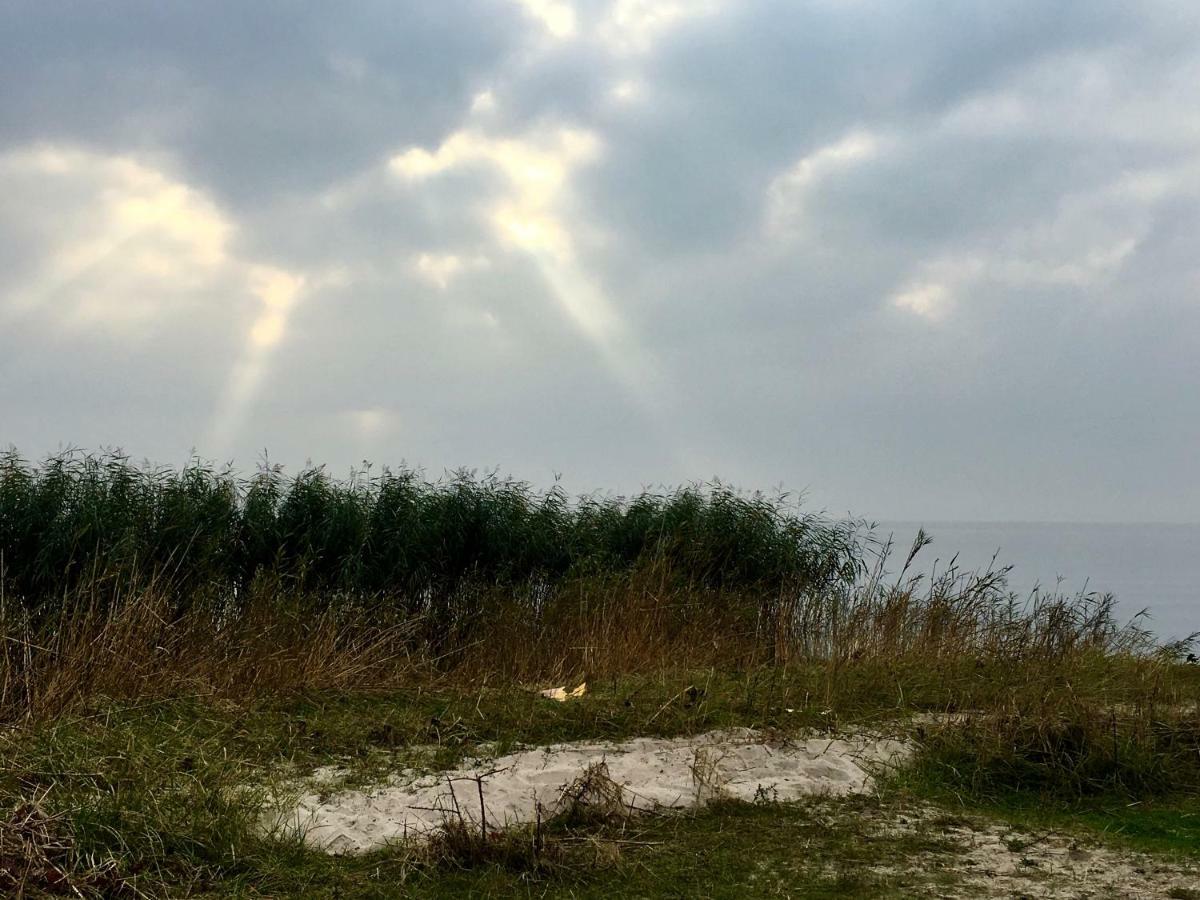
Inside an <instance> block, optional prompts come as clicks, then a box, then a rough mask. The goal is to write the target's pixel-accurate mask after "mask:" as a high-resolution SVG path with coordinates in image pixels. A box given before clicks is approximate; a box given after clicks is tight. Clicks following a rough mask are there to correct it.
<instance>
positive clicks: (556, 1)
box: [515, 0, 579, 40]
mask: <svg viewBox="0 0 1200 900" xmlns="http://www.w3.org/2000/svg"><path fill="white" fill-rule="evenodd" d="M515 2H516V3H517V4H518V5H520V6H521V8H522V9H524V10H525V13H526V14H527V15H529V16H532V17H533V18H535V19H537V20H538V22H540V23H541V25H542V27H543V28H545V29H546V33H547V34H549V35H550V36H551V37H553V38H555V39H557V40H567V39H568V38H572V37H574V36H575V34H576V32H577V31H578V29H579V23H578V21H577V18H576V15H575V8H574V7H573V6H572V5H571V4H570V3H568V2H566V0H515Z"/></svg>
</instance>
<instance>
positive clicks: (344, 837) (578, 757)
mask: <svg viewBox="0 0 1200 900" xmlns="http://www.w3.org/2000/svg"><path fill="white" fill-rule="evenodd" d="M909 752H910V747H909V745H908V744H906V743H904V742H901V741H897V740H892V739H888V738H879V737H871V736H866V735H863V736H850V737H838V738H830V737H810V738H804V739H799V740H787V741H779V740H770V739H768V738H767V737H766V736H764V735H762V734H760V733H758V732H755V731H751V730H749V729H735V730H731V731H718V732H710V733H708V734H701V735H695V736H692V737H685V738H672V739H664V738H635V739H633V740H628V741H622V742H620V743H567V744H556V745H552V746H548V747H542V748H536V749H526V750H521V751H519V752H516V753H512V754H509V755H507V756H502V757H499V758H497V759H480V760H473V761H469V762H468V763H467V764H466V765H464V766H462V767H460V768H458V769H455V770H453V771H448V772H439V773H437V774H421V773H417V772H413V771H405V772H401V773H398V774H397V775H395V776H393V777H392V778H390V779H389V780H388V781H387V783H385V784H381V785H378V786H376V787H372V788H369V789H366V790H347V791H340V792H336V793H332V794H331V793H329V792H328V791H327V790H319V789H318V790H311V791H310V792H308V793H305V794H304V795H303V796H301V797H300V798H299V800H298V802H297V803H296V804H295V806H294V808H291V809H289V810H288V811H287V812H285V813H284V814H283V815H282V817H280V818H279V819H277V820H276V825H277V827H281V828H284V829H298V830H299V832H300V833H301V834H302V835H303V836H304V840H305V841H306V842H307V843H308V844H309V845H310V846H313V847H317V848H320V849H323V850H326V851H327V852H330V853H363V852H367V851H369V850H374V849H377V848H379V847H383V846H386V845H388V844H391V843H395V842H398V841H405V840H420V839H421V838H422V837H423V836H428V835H429V834H430V833H432V832H433V831H434V830H436V829H438V828H441V827H443V826H444V825H445V823H446V822H447V820H448V819H450V820H458V819H459V818H460V816H461V817H462V818H463V819H465V820H467V821H469V822H471V823H474V824H478V823H479V822H480V819H481V818H482V817H484V816H486V822H487V825H488V827H489V828H501V827H506V826H511V825H516V824H521V823H530V822H534V821H535V820H536V819H537V817H538V816H539V815H541V816H543V817H544V816H546V815H552V814H553V813H554V811H555V810H556V809H558V808H560V807H561V804H562V802H563V792H564V789H565V788H568V787H569V786H570V785H572V784H573V783H574V782H575V781H576V780H577V779H578V778H579V777H580V776H581V775H583V774H584V773H585V772H587V771H588V770H589V769H591V768H592V767H595V766H597V765H600V764H603V766H604V767H605V771H606V774H607V776H608V778H610V779H611V780H612V782H614V783H616V784H617V785H619V786H620V787H621V803H622V804H623V805H624V806H625V807H626V808H627V809H628V811H630V812H632V813H637V812H650V811H656V810H664V809H684V808H688V807H692V806H697V805H702V804H704V803H707V802H709V801H710V800H712V799H714V798H716V797H728V798H731V799H739V800H759V801H769V802H774V801H788V800H796V799H799V798H800V797H803V796H808V795H814V794H823V795H830V796H838V795H845V794H852V793H861V792H864V791H868V790H870V787H871V772H872V771H873V770H874V769H876V768H877V767H880V766H887V765H892V764H895V763H898V762H899V761H901V760H902V759H903V758H904V757H905V756H907V755H908V754H909ZM338 774H339V773H338V772H337V771H333V770H324V771H319V772H317V773H314V779H313V781H312V782H310V784H311V783H318V784H319V783H321V782H323V781H324V782H328V781H330V780H336V779H337V777H338ZM481 793H482V802H481Z"/></svg>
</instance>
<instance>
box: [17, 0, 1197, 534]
mask: <svg viewBox="0 0 1200 900" xmlns="http://www.w3.org/2000/svg"><path fill="white" fill-rule="evenodd" d="M0 444H12V445H14V446H16V447H17V448H18V449H19V450H20V451H22V452H23V453H24V454H26V455H27V456H32V457H38V456H41V455H42V454H44V453H46V452H48V451H52V450H55V449H56V448H59V447H62V446H66V445H75V446H82V447H86V448H92V449H95V448H99V447H122V448H124V449H125V450H126V451H128V452H129V453H130V454H131V455H133V456H134V457H135V458H148V459H150V460H152V461H155V462H159V463H172V464H179V463H182V462H184V461H185V460H186V459H187V458H188V456H189V453H191V452H192V451H195V452H196V453H198V454H199V455H201V456H202V457H205V458H209V459H215V460H233V461H235V463H236V464H237V465H238V466H239V467H242V468H245V469H251V468H253V466H254V465H255V464H256V462H257V460H258V458H259V456H260V455H261V452H262V450H263V449H264V448H265V449H267V450H268V451H269V453H270V456H271V458H272V459H273V460H277V461H280V462H283V463H286V464H288V465H289V466H294V465H297V464H301V463H303V462H304V461H305V460H306V459H311V460H313V461H315V462H325V463H328V464H329V465H330V467H331V469H332V470H333V471H334V472H337V473H344V472H346V471H347V470H348V469H349V468H350V467H351V466H352V465H353V464H355V463H356V462H358V461H360V460H362V459H370V460H373V461H375V462H376V463H393V464H395V463H399V462H402V461H404V462H407V463H408V464H410V465H418V466H422V467H424V468H425V469H426V470H427V471H429V472H430V473H432V474H438V473H440V472H442V470H443V469H447V468H453V467H458V466H469V467H478V468H491V467H497V466H498V467H499V468H500V469H501V470H502V471H505V472H510V473H512V474H515V475H517V476H518V477H521V478H525V479H529V480H531V481H533V482H534V483H536V484H539V485H545V484H548V483H549V482H550V481H551V480H552V478H553V477H554V475H555V473H561V474H562V476H563V480H564V483H565V484H566V485H567V487H568V488H570V489H571V490H574V491H583V490H591V489H597V488H609V489H613V490H617V491H629V490H632V489H636V488H638V487H639V486H641V485H643V484H650V485H653V484H659V483H678V482H681V481H687V480H693V479H708V478H711V477H712V476H720V477H721V478H723V479H725V480H727V481H729V482H731V483H733V484H735V485H738V486H741V487H745V488H755V487H762V488H768V489H769V488H774V487H778V486H781V485H782V486H783V487H785V488H787V489H789V490H793V491H804V492H807V496H808V498H809V503H810V504H811V505H813V506H815V507H818V508H826V509H828V510H829V511H830V512H834V513H843V512H847V511H849V512H853V513H855V514H858V515H862V516H866V517H868V518H875V519H895V518H900V519H910V518H927V519H1015V520H1177V521H1195V520H1197V519H1200V4H1196V3H1193V2H1184V0H1176V2H1152V0H1142V2H1138V3H1129V2H1125V0H1122V2H1106V0H1078V2H1058V3H1047V2H1045V0H1021V2H1001V0H981V2H950V3H948V2H945V0H928V2H919V0H909V2H896V0H810V2H800V0H780V2H766V0H764V2H757V0H452V2H444V3H434V2H428V0H413V2H408V3H405V2H399V0H375V2H338V3H324V2H283V0H274V2H254V3H246V2H243V0H204V2H198V0H197V2H188V3H185V2H170V0H144V2H123V0H106V2H104V3H94V2H83V0H79V2H57V0H23V2H18V0H0Z"/></svg>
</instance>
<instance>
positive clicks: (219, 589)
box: [0, 451, 861, 624]
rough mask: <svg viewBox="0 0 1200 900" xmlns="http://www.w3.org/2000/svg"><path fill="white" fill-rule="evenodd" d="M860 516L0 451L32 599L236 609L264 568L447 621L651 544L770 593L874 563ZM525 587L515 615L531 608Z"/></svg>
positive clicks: (4, 586) (778, 506) (0, 522)
mask: <svg viewBox="0 0 1200 900" xmlns="http://www.w3.org/2000/svg"><path fill="white" fill-rule="evenodd" d="M857 528H858V526H857V525H856V524H854V523H833V522H827V521H824V520H823V519H821V518H819V517H817V516H813V515H807V514H801V513H800V512H799V510H798V508H797V506H796V504H795V503H794V502H793V501H791V500H789V499H788V498H787V497H786V496H783V495H780V496H775V497H768V496H765V495H762V494H742V493H739V492H737V491H734V490H732V489H730V488H728V487H727V486H724V485H722V484H719V483H715V484H713V485H710V486H703V487H702V486H699V485H690V486H685V487H681V488H676V489H664V490H663V491H661V492H652V491H643V492H642V493H640V494H638V495H637V496H634V497H631V498H620V497H608V496H599V495H597V496H585V497H579V498H575V499H573V500H572V499H571V498H568V497H567V496H566V494H565V493H564V492H563V491H562V490H561V489H559V488H557V487H555V488H553V489H551V490H549V491H545V492H539V491H535V490H534V489H532V488H531V487H530V486H529V485H527V484H524V483H522V482H518V481H514V480H512V479H508V478H503V477H500V476H499V475H497V474H494V473H493V474H485V475H483V476H477V475H475V474H474V473H472V472H468V471H459V472H455V473H452V474H451V475H449V476H448V477H446V478H443V479H440V480H435V481H431V480H428V479H426V478H425V477H424V476H423V474H422V473H420V472H418V471H413V470H408V469H403V468H401V469H398V470H390V469H383V470H381V471H379V472H377V473H372V472H371V471H370V469H369V467H368V468H366V469H364V470H363V471H361V472H357V473H352V474H351V475H350V477H349V478H346V479H337V478H333V477H331V476H330V475H329V474H328V473H327V472H326V471H325V470H324V468H322V467H319V466H318V467H311V468H308V469H306V470H304V471H301V472H299V473H297V474H296V475H295V476H293V477H287V476H285V475H284V474H283V472H282V470H281V469H280V468H278V467H275V466H268V465H265V464H264V465H263V466H262V467H261V468H260V470H259V471H258V472H257V473H256V474H254V475H252V476H250V477H241V476H239V475H238V474H237V473H235V472H232V471H229V470H220V471H218V470H215V469H213V468H212V467H211V466H208V465H206V464H204V463H202V462H201V461H199V460H197V461H194V462H193V463H192V464H191V465H189V466H187V467H185V468H183V469H180V470H171V469H163V468H151V467H148V466H137V465H133V464H132V463H131V462H130V461H129V460H128V458H127V457H125V456H123V455H121V454H119V453H110V454H100V455H96V454H87V453H81V452H68V453H63V454H60V455H58V456H54V457H50V458H48V459H46V460H45V461H44V462H42V463H40V464H36V465H35V464H30V463H28V462H26V461H25V460H24V459H22V458H21V457H20V456H19V455H18V454H17V453H16V451H9V452H8V453H6V454H2V455H0V559H2V560H3V567H2V568H0V590H3V591H5V592H6V593H7V595H8V601H9V603H15V604H19V605H23V606H25V607H26V608H30V609H40V608H42V607H43V606H44V605H46V604H51V605H52V606H57V605H60V604H62V603H63V602H64V598H69V597H71V596H72V595H73V594H74V593H75V592H76V590H77V589H78V588H79V587H80V586H81V585H82V586H86V588H87V593H88V595H89V597H90V598H91V599H92V600H93V601H96V600H99V601H100V602H105V603H111V602H116V598H117V597H119V596H120V594H121V592H122V591H124V592H128V591H129V590H130V587H131V585H139V584H140V585H145V584H147V583H150V582H151V581H155V582H158V583H160V584H166V585H168V586H169V588H170V590H171V592H172V593H173V595H174V596H175V598H176V599H177V601H178V602H179V603H180V604H182V605H190V604H194V603H196V602H204V603H208V604H216V605H217V606H218V607H219V608H220V609H222V610H227V609H228V608H229V607H230V606H234V607H236V606H237V605H238V604H239V603H240V602H241V600H243V599H244V597H245V595H246V593H247V591H249V590H250V589H251V586H252V585H253V584H254V583H255V582H256V580H261V579H264V578H266V579H282V580H283V581H284V582H285V583H286V585H287V588H288V590H290V591H311V592H315V593H318V594H319V595H320V596H321V597H322V598H323V600H324V601H325V602H329V603H334V602H345V601H346V600H347V599H348V598H363V597H379V596H384V595H386V596H387V597H389V598H390V600H391V602H393V603H394V604H395V605H397V606H398V607H400V608H404V609H405V610H406V611H409V612H416V611H424V612H429V613H433V614H434V616H435V618H439V619H441V620H442V622H441V624H445V623H446V622H447V621H456V620H458V619H461V618H462V617H463V616H464V615H466V614H467V613H468V612H469V611H470V602H469V597H467V596H464V592H465V593H467V594H469V593H470V589H471V588H472V587H476V588H477V587H479V586H480V585H487V586H496V585H503V586H516V587H520V588H523V589H524V592H525V593H528V592H529V591H533V592H534V594H538V593H539V592H544V591H545V590H546V589H548V588H549V587H550V586H552V585H554V584H557V583H558V582H560V581H562V580H563V579H565V578H567V577H568V576H571V575H574V576H578V575H596V574H600V573H615V572H625V571H628V570H630V569H632V568H635V567H636V566H637V565H639V564H645V562H646V561H647V560H649V559H652V558H653V559H655V560H659V561H661V562H663V563H665V564H667V565H668V567H669V568H672V569H674V570H676V571H680V572H686V573H687V578H688V580H689V581H690V582H691V583H694V584H703V585H705V586H708V587H713V588H726V589H731V588H755V589H763V590H764V591H765V592H766V593H768V594H769V593H770V592H778V590H780V589H781V588H785V587H786V588H787V589H788V590H793V591H794V590H797V589H803V588H811V587H815V586H819V585H824V584H827V583H830V582H831V581H837V580H842V579H846V578H853V577H854V576H855V575H857V574H859V573H860V571H861V548H860V546H859V543H858V537H857ZM520 593H521V591H516V592H514V593H513V596H512V598H511V603H512V605H513V607H514V609H513V612H514V614H529V610H528V609H524V608H520V607H521V604H519V603H518V602H517V594H520ZM464 604H465V606H464Z"/></svg>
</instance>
